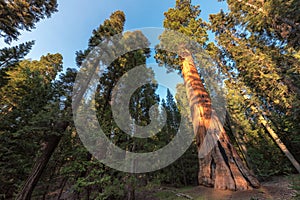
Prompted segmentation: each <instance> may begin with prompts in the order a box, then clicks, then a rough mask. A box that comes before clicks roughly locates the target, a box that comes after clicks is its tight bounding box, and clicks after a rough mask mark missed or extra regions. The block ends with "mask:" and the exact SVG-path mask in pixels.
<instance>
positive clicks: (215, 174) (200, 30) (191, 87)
mask: <svg viewBox="0 0 300 200" xmlns="http://www.w3.org/2000/svg"><path fill="white" fill-rule="evenodd" d="M199 14H200V10H199V6H193V5H191V2H190V0H183V1H182V0H177V1H176V6H175V8H172V9H169V11H168V12H166V13H165V20H164V27H165V28H166V29H171V30H175V31H178V32H181V33H183V34H185V35H187V36H189V37H193V38H194V39H195V40H196V41H197V42H198V43H199V44H201V45H203V46H205V43H206V41H207V33H206V28H205V23H204V22H203V21H202V20H201V19H199ZM161 39H162V40H164V39H165V36H164V35H162V36H161ZM180 48H181V50H180V52H181V53H180V54H179V55H177V56H176V55H174V54H173V55H170V53H167V52H162V51H160V50H158V51H157V53H158V54H157V56H156V58H157V59H158V60H160V62H161V63H164V62H167V63H168V64H170V65H171V64H172V65H173V66H174V64H177V66H179V70H181V73H182V76H183V79H184V82H185V85H186V90H187V96H188V98H189V106H190V109H191V115H192V121H193V125H194V134H195V136H196V141H197V146H198V151H199V153H200V149H201V146H202V145H206V144H203V141H204V138H205V136H206V134H207V130H208V129H211V128H213V129H214V130H215V131H217V132H218V134H219V140H218V142H217V144H216V146H215V147H214V148H213V149H212V151H211V152H209V153H208V155H205V156H204V157H203V158H202V157H199V167H200V168H199V174H198V181H199V184H201V185H206V186H213V187H214V188H218V189H230V190H247V189H249V188H251V187H258V186H259V183H258V181H257V179H256V178H255V177H254V176H253V175H252V174H251V173H250V171H249V170H248V169H247V167H245V166H244V164H243V162H242V161H241V159H240V157H239V155H238V154H237V152H236V150H235V148H234V146H233V145H232V144H231V142H230V140H229V137H228V136H227V134H226V132H225V130H224V128H223V125H222V124H221V122H220V120H219V119H218V117H217V115H216V114H215V111H214V110H212V109H211V103H212V102H211V99H210V96H209V94H208V92H207V90H206V88H205V87H204V84H203V82H202V80H201V78H200V75H199V73H198V70H197V66H196V64H195V62H194V60H193V55H192V54H191V52H190V51H189V50H188V49H187V47H186V46H182V45H181V47H180ZM174 58H175V59H174ZM174 61H175V62H174ZM199 67H201V66H199ZM195 127H197V128H195Z"/></svg>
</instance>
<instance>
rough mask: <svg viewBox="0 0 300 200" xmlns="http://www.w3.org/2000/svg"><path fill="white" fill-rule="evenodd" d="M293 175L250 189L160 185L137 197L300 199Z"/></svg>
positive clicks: (155, 199)
mask: <svg viewBox="0 0 300 200" xmlns="http://www.w3.org/2000/svg"><path fill="white" fill-rule="evenodd" d="M291 182H292V181H291V177H286V176H275V177H272V178H270V179H269V180H268V181H264V182H261V187H260V188H259V189H253V190H250V191H226V190H215V189H213V188H207V187H203V186H197V187H189V188H172V187H160V188H158V189H155V190H146V191H143V192H141V193H138V194H137V198H136V199H143V200H160V199H164V200H184V199H194V200H206V199H207V200H215V199H216V200H229V199H230V200H238V199H239V200H263V199H270V200H271V199H272V200H273V199H274V200H288V199H293V200H294V199H295V200H296V199H300V197H299V196H298V197H296V191H295V190H293V189H292V188H291Z"/></svg>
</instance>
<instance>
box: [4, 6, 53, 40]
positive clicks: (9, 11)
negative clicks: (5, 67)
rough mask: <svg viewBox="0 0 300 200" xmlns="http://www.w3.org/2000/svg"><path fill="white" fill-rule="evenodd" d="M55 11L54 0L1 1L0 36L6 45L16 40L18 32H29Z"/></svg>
mask: <svg viewBox="0 0 300 200" xmlns="http://www.w3.org/2000/svg"><path fill="white" fill-rule="evenodd" d="M56 11H57V1H56V0H42V1H40V0H39V1H37V0H33V1H20V0H14V1H1V2H0V36H1V37H4V41H5V42H6V43H10V42H11V41H12V40H17V38H18V36H19V35H20V30H27V31H30V30H31V29H33V28H35V24H36V23H37V22H38V21H40V20H41V19H43V18H45V17H50V16H51V14H52V13H54V12H56Z"/></svg>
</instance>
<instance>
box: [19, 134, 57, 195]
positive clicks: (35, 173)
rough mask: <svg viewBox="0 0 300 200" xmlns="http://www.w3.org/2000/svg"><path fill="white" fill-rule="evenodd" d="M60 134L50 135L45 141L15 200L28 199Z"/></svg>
mask: <svg viewBox="0 0 300 200" xmlns="http://www.w3.org/2000/svg"><path fill="white" fill-rule="evenodd" d="M60 139H61V136H57V135H52V136H50V137H49V138H48V140H47V141H46V147H45V149H44V151H43V153H42V155H41V156H40V157H39V158H38V159H37V161H36V162H35V164H34V166H33V169H32V171H31V174H30V175H29V177H28V178H27V180H26V182H25V184H24V186H23V188H22V190H21V192H20V193H19V195H18V197H17V200H28V199H31V195H32V192H33V189H34V187H35V186H36V184H37V183H38V181H39V179H40V177H41V175H42V173H43V171H44V170H45V168H46V166H47V164H48V162H49V160H50V158H51V155H52V153H53V152H54V150H55V149H56V147H57V146H58V144H59V141H60Z"/></svg>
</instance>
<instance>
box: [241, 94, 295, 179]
mask: <svg viewBox="0 0 300 200" xmlns="http://www.w3.org/2000/svg"><path fill="white" fill-rule="evenodd" d="M244 98H245V99H247V97H244ZM250 108H251V110H252V111H253V112H255V113H257V114H258V122H259V123H261V124H262V125H263V126H264V127H265V128H266V129H267V131H268V133H269V134H270V136H271V137H272V139H273V140H274V141H275V143H276V144H277V146H278V147H279V148H280V150H281V151H282V152H283V153H284V154H285V156H286V157H287V158H288V159H289V160H290V162H291V163H292V164H293V166H294V167H295V169H296V170H297V171H298V172H299V173H300V164H299V163H298V161H297V160H296V159H295V158H294V156H293V154H291V152H290V151H289V150H288V148H287V147H286V146H285V144H284V143H283V142H282V141H281V140H280V138H279V137H278V135H277V134H276V132H275V131H274V130H273V129H272V128H271V126H270V125H269V124H268V122H267V120H266V119H265V118H264V117H263V116H262V115H261V114H260V113H259V112H258V110H257V108H256V107H255V106H254V105H251V106H250Z"/></svg>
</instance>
